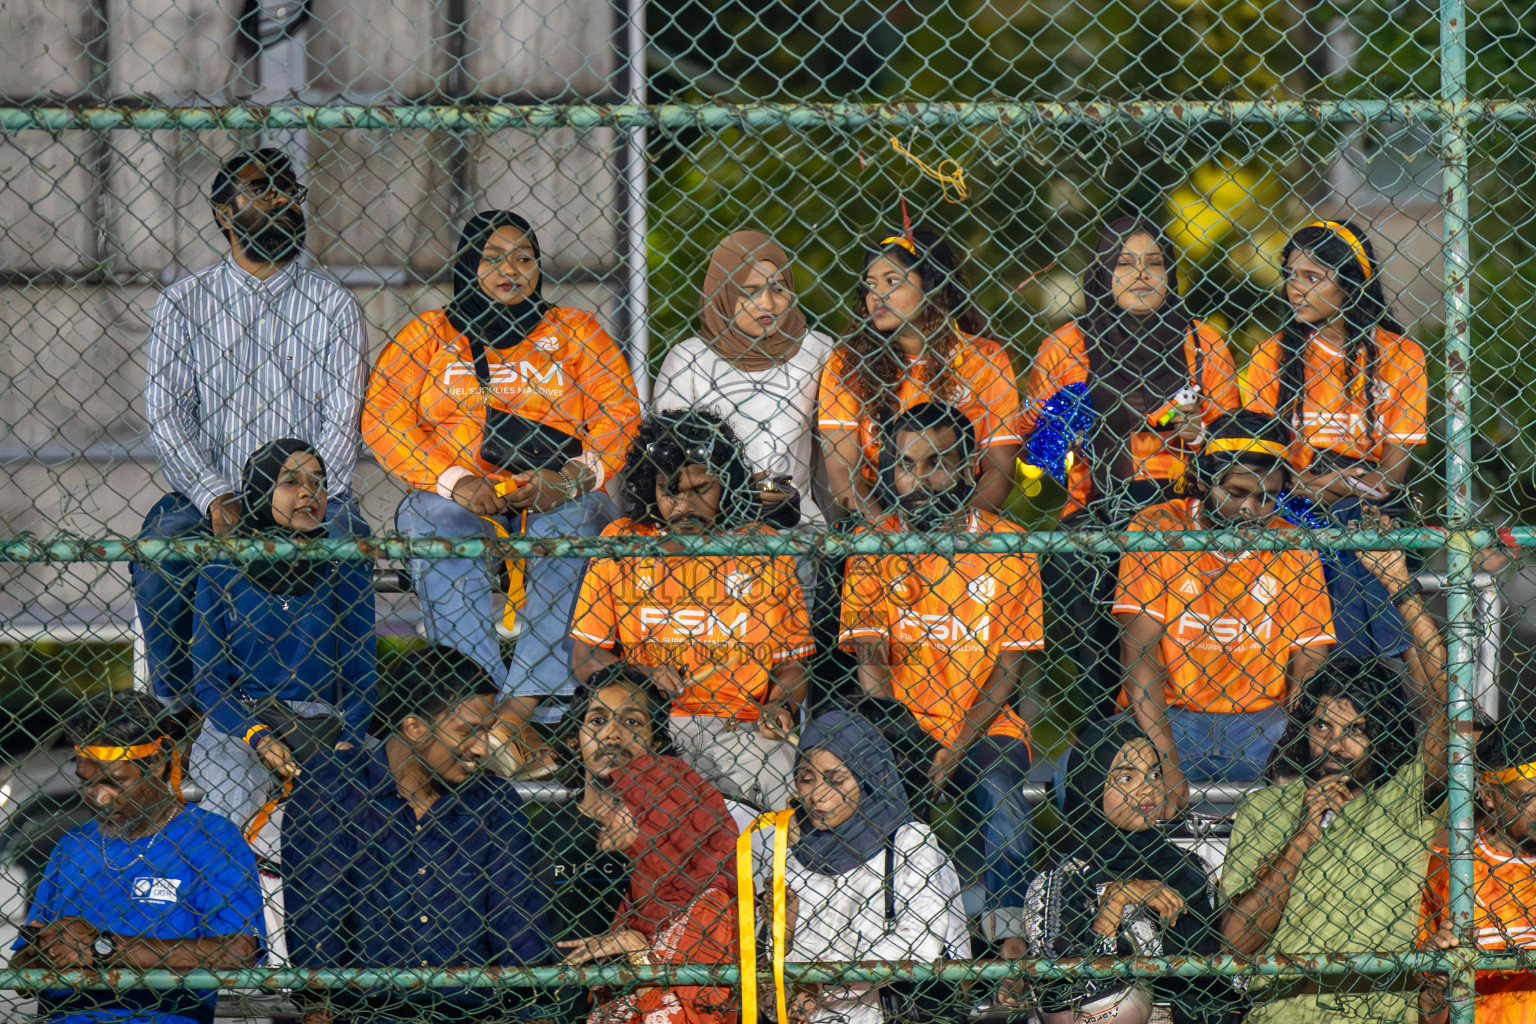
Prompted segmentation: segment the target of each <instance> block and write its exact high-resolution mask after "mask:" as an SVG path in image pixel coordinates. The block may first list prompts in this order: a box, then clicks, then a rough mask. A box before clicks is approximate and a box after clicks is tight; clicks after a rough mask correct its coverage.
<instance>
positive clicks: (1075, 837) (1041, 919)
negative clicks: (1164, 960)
mask: <svg viewBox="0 0 1536 1024" xmlns="http://www.w3.org/2000/svg"><path fill="white" fill-rule="evenodd" d="M1065 775H1066V794H1065V797H1066V798H1065V803H1064V806H1063V809H1062V810H1063V818H1064V822H1063V829H1062V831H1063V833H1064V836H1063V839H1062V841H1061V842H1060V844H1059V848H1058V850H1057V854H1056V857H1055V858H1054V866H1053V867H1052V868H1051V869H1050V870H1048V871H1045V872H1042V873H1041V874H1039V875H1037V876H1036V877H1035V878H1034V879H1033V880H1032V881H1031V882H1030V886H1029V893H1028V896H1027V897H1026V901H1025V902H1026V907H1025V918H1024V930H1025V937H1024V938H1023V939H1022V940H1021V939H1009V940H1008V941H1007V942H1005V943H1004V945H1003V955H1004V956H1005V957H1007V958H1009V959H1018V958H1020V957H1022V956H1024V955H1026V954H1027V955H1029V956H1031V957H1035V958H1042V957H1046V958H1054V957H1074V956H1087V957H1093V956H1115V957H1133V956H1191V955H1193V956H1209V955H1214V954H1217V953H1220V952H1221V951H1222V949H1221V936H1220V933H1219V932H1218V931H1217V930H1216V929H1215V927H1214V926H1213V925H1214V920H1215V916H1216V907H1215V902H1214V900H1215V885H1214V882H1213V881H1212V879H1211V876H1210V874H1209V872H1208V871H1207V870H1206V867H1205V865H1204V863H1203V862H1202V861H1201V860H1200V859H1199V858H1198V857H1196V856H1195V855H1194V854H1193V853H1191V852H1189V851H1187V850H1184V849H1181V848H1180V847H1178V846H1175V845H1174V844H1173V843H1172V842H1171V841H1169V840H1168V838H1167V837H1166V836H1164V835H1163V833H1162V831H1161V830H1160V829H1159V828H1158V825H1157V820H1158V818H1159V817H1160V816H1164V815H1165V814H1166V813H1167V810H1166V808H1167V790H1166V787H1165V786H1164V785H1163V781H1162V758H1161V757H1160V756H1159V754H1158V752H1157V748H1156V747H1155V746H1154V745H1153V743H1152V741H1151V740H1150V739H1148V738H1147V735H1146V733H1145V732H1143V731H1142V730H1141V727H1140V726H1138V725H1137V724H1136V722H1135V721H1134V720H1133V719H1132V718H1131V717H1130V716H1129V715H1126V716H1119V717H1116V718H1111V719H1108V720H1106V721H1103V722H1097V723H1094V724H1092V725H1089V726H1087V727H1086V728H1084V729H1083V730H1082V732H1081V733H1080V734H1079V736H1078V741H1077V744H1076V746H1074V747H1073V748H1072V750H1071V751H1070V752H1069V754H1068V756H1067V763H1066V769H1065ZM1128 987H1131V986H1129V985H1128V982H1127V981H1126V980H1124V979H1114V978H1112V979H1096V980H1092V981H1079V982H1073V983H1055V984H1047V985H1045V986H1043V987H1042V989H1041V991H1040V997H1041V998H1040V1009H1041V1013H1042V1018H1043V1019H1045V1020H1047V1021H1051V1022H1053V1024H1055V1022H1058V1021H1059V1022H1060V1024H1067V1022H1069V1021H1071V1020H1073V1019H1074V1016H1075V1015H1077V1014H1081V1013H1084V1012H1085V1007H1087V1008H1088V1009H1089V1010H1093V1009H1099V1008H1101V1007H1100V1006H1099V1005H1098V1004H1100V1003H1102V1004H1103V1005H1104V1006H1106V1007H1107V1006H1108V1005H1110V1003H1111V1001H1112V1000H1113V999H1114V998H1115V997H1116V995H1117V994H1118V993H1123V992H1125V990H1126V989H1127V988H1128ZM1150 994H1151V996H1152V997H1153V998H1155V999H1156V1000H1157V1001H1158V1002H1168V1003H1170V1004H1171V1009H1172V1013H1173V1019H1174V1020H1175V1021H1178V1022H1187V1024H1215V1022H1218V1021H1222V1022H1225V1021H1226V1020H1228V1019H1235V1018H1233V1017H1231V1016H1230V1015H1231V1014H1232V1013H1233V1011H1234V1007H1235V1006H1236V1005H1238V1003H1239V1001H1240V1000H1239V997H1238V994H1237V992H1236V990H1234V989H1233V988H1232V986H1231V984H1230V983H1229V982H1228V981H1227V980H1226V979H1224V978H1166V979H1158V980H1157V981H1156V982H1154V983H1153V984H1152V986H1151V992H1150ZM1132 998H1141V999H1145V990H1143V992H1139V993H1133V994H1132Z"/></svg>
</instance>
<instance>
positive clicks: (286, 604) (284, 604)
mask: <svg viewBox="0 0 1536 1024" xmlns="http://www.w3.org/2000/svg"><path fill="white" fill-rule="evenodd" d="M287 610H288V599H287V598H286V597H285V598H283V611H287Z"/></svg>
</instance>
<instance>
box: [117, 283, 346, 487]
mask: <svg viewBox="0 0 1536 1024" xmlns="http://www.w3.org/2000/svg"><path fill="white" fill-rule="evenodd" d="M367 354H368V338H367V333H366V330H365V328H364V326H363V316H362V310H361V309H360V308H359V307H358V304H357V300H356V299H354V298H353V297H352V296H351V294H350V293H348V292H347V290H346V289H345V288H343V287H342V286H341V285H340V284H339V283H338V282H337V281H336V280H335V279H334V278H332V277H331V276H330V275H328V274H326V273H324V272H323V271H319V270H314V269H312V268H309V267H301V266H299V265H298V264H296V263H290V264H289V265H288V266H286V267H284V268H283V269H282V270H280V271H278V272H277V273H276V274H273V275H272V276H271V277H270V278H268V279H267V280H265V281H260V280H257V279H256V278H255V277H253V276H252V275H251V274H249V273H247V272H246V271H244V270H242V269H241V268H240V267H239V266H237V265H236V264H235V263H234V261H233V260H230V259H225V260H222V261H220V262H219V263H217V264H215V265H214V266H211V267H209V268H208V269H207V270H203V271H200V272H198V273H196V274H194V275H192V276H191V277H189V278H186V279H184V280H181V281H178V282H176V283H175V284H173V285H172V286H171V287H169V288H167V289H166V290H165V292H164V294H162V295H161V296H160V299H159V301H158V302H156V303H155V310H154V313H153V315H152V316H151V319H150V329H149V359H148V364H149V365H148V370H147V374H146V381H145V385H144V407H145V413H146V414H147V416H148V418H149V435H150V439H151V441H152V442H153V443H154V446H155V454H156V455H157V456H158V457H159V459H160V469H161V472H163V473H164V474H165V477H166V479H167V480H168V481H169V482H170V484H171V486H172V487H174V488H175V489H176V490H177V491H180V492H181V493H182V494H184V495H186V496H187V497H188V498H190V499H192V501H193V502H194V503H195V504H196V505H197V507H198V508H200V509H207V508H208V506H209V505H210V504H211V503H212V501H213V499H214V498H216V497H218V496H219V495H221V494H226V493H231V494H233V493H238V492H239V490H240V471H241V469H242V468H243V467H244V466H245V460H246V459H247V458H248V457H249V456H250V454H251V453H252V452H253V451H255V450H256V449H257V448H259V447H260V446H261V445H263V444H266V443H267V442H268V441H274V440H277V439H278V438H281V437H296V438H300V439H302V440H305V441H308V442H310V443H311V444H313V445H314V446H315V449H316V450H317V451H318V452H319V453H320V457H321V458H322V459H324V460H325V470H326V480H327V483H328V485H329V487H330V492H331V494H332V495H333V496H334V495H337V494H340V493H343V492H345V491H347V490H348V489H350V487H351V484H352V471H353V469H354V468H355V467H356V465H357V450H358V442H359V432H358V416H359V413H360V410H361V406H362V399H363V384H364V379H365V377H366V375H367V372H368V368H367V363H366V360H367Z"/></svg>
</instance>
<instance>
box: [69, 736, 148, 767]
mask: <svg viewBox="0 0 1536 1024" xmlns="http://www.w3.org/2000/svg"><path fill="white" fill-rule="evenodd" d="M169 739H170V737H168V736H162V737H160V739H159V740H157V741H155V742H154V743H140V744H139V745H138V746H136V747H76V748H75V753H76V754H77V755H79V756H80V757H88V758H90V759H91V760H92V761H140V760H143V759H144V758H146V757H155V756H156V755H160V754H164V753H165V747H163V746H161V745H160V744H161V742H162V741H168V740H169Z"/></svg>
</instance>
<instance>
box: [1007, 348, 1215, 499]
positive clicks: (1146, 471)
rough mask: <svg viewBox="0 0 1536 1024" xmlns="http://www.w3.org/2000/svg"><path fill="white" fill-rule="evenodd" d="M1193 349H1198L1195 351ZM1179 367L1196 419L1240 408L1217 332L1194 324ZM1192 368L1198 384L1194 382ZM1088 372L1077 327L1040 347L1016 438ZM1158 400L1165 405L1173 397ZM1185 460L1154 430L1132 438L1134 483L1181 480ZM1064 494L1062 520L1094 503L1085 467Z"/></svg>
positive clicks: (1077, 466)
mask: <svg viewBox="0 0 1536 1024" xmlns="http://www.w3.org/2000/svg"><path fill="white" fill-rule="evenodd" d="M1196 346H1199V348H1198V350H1197V348H1196ZM1184 361H1185V364H1186V365H1187V366H1188V367H1189V384H1190V385H1191V386H1192V387H1194V388H1195V390H1197V391H1198V392H1199V393H1200V416H1201V419H1203V420H1204V421H1205V422H1206V423H1211V422H1212V421H1214V420H1215V419H1216V418H1217V417H1219V416H1220V415H1221V414H1222V413H1224V412H1229V411H1231V410H1233V409H1236V408H1238V407H1239V406H1240V405H1241V404H1242V396H1241V394H1240V392H1239V391H1238V387H1237V370H1236V368H1235V367H1234V365H1233V363H1232V352H1231V351H1230V350H1229V349H1228V348H1227V341H1226V339H1225V338H1223V337H1222V336H1221V332H1220V331H1218V330H1216V328H1214V327H1212V326H1210V325H1209V324H1206V323H1202V322H1200V321H1198V320H1196V321H1194V329H1193V330H1191V331H1190V332H1189V333H1188V334H1186V335H1185V338H1184ZM1197 366H1198V367H1199V373H1200V379H1199V380H1198V381H1197V380H1196V379H1195V373H1196V367H1197ZM1088 370H1089V367H1088V343H1087V338H1086V337H1085V336H1084V334H1083V329H1082V328H1081V327H1079V326H1078V324H1077V321H1075V320H1074V321H1073V322H1072V323H1069V324H1067V325H1066V326H1064V327H1062V328H1061V329H1060V330H1058V331H1056V333H1054V334H1052V335H1051V336H1050V337H1048V338H1046V339H1045V341H1043V342H1041V344H1040V351H1039V352H1038V353H1037V354H1036V355H1035V362H1034V366H1033V367H1032V368H1031V370H1030V374H1029V390H1028V392H1027V394H1026V395H1025V398H1024V407H1023V410H1022V412H1021V414H1020V418H1019V430H1018V433H1019V434H1020V435H1021V436H1023V437H1028V436H1029V434H1030V431H1032V430H1034V429H1035V422H1036V420H1037V418H1038V417H1039V415H1040V410H1041V408H1042V407H1043V406H1044V405H1045V403H1046V402H1048V401H1049V400H1050V398H1051V396H1052V395H1054V394H1056V392H1058V391H1060V390H1061V389H1062V388H1064V387H1067V386H1068V385H1070V384H1081V383H1083V382H1084V381H1086V380H1087V379H1088ZM1162 397H1163V400H1164V401H1167V400H1169V399H1172V398H1173V397H1174V396H1173V395H1164V396H1162ZM1153 411H1155V410H1153ZM1188 455H1189V452H1187V451H1186V450H1185V449H1183V448H1181V447H1178V446H1176V445H1175V444H1173V443H1170V441H1169V438H1168V437H1167V436H1166V435H1164V434H1159V433H1158V432H1156V431H1154V430H1151V429H1148V430H1144V431H1141V432H1139V433H1135V434H1132V435H1131V462H1132V464H1133V465H1134V466H1135V468H1136V479H1138V480H1181V479H1183V477H1184V468H1185V463H1186V459H1187V458H1188ZM1067 493H1068V495H1069V498H1070V500H1069V501H1068V502H1067V503H1066V505H1065V507H1063V508H1062V510H1061V511H1062V515H1066V514H1068V513H1070V512H1073V511H1075V510H1077V509H1079V508H1082V507H1083V506H1085V505H1087V504H1088V502H1089V500H1091V498H1092V497H1093V481H1092V480H1091V478H1090V477H1089V469H1088V465H1087V463H1086V462H1082V461H1078V462H1077V463H1076V464H1074V465H1073V467H1072V469H1071V471H1070V473H1069V474H1068V477H1067Z"/></svg>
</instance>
